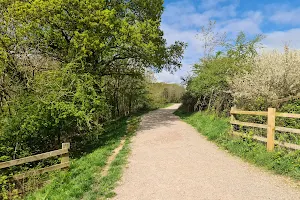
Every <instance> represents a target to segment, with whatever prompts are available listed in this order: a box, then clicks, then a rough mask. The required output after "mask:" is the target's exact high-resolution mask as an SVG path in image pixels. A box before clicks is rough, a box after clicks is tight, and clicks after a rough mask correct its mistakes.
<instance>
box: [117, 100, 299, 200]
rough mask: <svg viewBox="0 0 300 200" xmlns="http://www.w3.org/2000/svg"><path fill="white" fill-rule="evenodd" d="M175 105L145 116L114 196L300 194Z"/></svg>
mask: <svg viewBox="0 0 300 200" xmlns="http://www.w3.org/2000/svg"><path fill="white" fill-rule="evenodd" d="M177 107H178V105H174V106H171V107H169V108H166V109H160V110H157V111H154V112H151V113H149V114H147V115H145V116H144V117H143V121H142V125H141V129H140V131H139V132H138V134H137V136H136V137H135V138H134V139H133V143H132V154H131V156H130V157H129V164H128V166H127V168H126V169H125V172H124V175H123V179H122V181H121V182H120V185H119V186H118V187H117V188H116V190H115V191H116V193H117V196H116V197H115V198H114V199H118V200H177V199H178V200H184V199H188V200H190V199H191V200H192V199H195V200H202V199H203V200H204V199H210V200H218V199H222V200H223V199H224V200H225V199H226V200H227V199H230V200H235V199H236V200H246V199H249V200H268V199H271V200H277V199H281V200H283V199H285V200H288V199H289V200H300V189H299V188H295V187H293V186H292V185H291V183H289V181H287V179H286V178H283V177H280V176H275V175H273V174H270V173H268V172H264V171H262V170H261V169H258V168H256V167H254V166H251V165H250V164H247V163H245V162H243V161H242V160H240V159H239V158H236V157H233V156H231V155H229V154H228V153H226V152H224V151H223V150H220V149H218V147H217V146H216V145H214V144H213V143H211V142H208V141H207V140H206V139H205V138H204V137H203V136H201V135H200V134H199V133H198V132H197V131H196V130H195V129H194V128H192V127H191V126H190V125H188V124H186V123H184V122H182V121H180V119H179V118H178V117H176V116H174V115H173V114H172V113H173V112H174V111H175V110H176V109H177Z"/></svg>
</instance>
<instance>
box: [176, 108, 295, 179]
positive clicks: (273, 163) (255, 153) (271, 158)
mask: <svg viewBox="0 0 300 200" xmlns="http://www.w3.org/2000/svg"><path fill="white" fill-rule="evenodd" d="M176 114H177V115H179V116H180V117H181V118H182V119H183V120H184V121H186V122H187V123H189V124H191V125H192V126H194V127H195V128H196V129H197V130H198V131H199V132H200V133H202V134H203V135H205V136H206V137H207V138H208V139H209V140H212V141H214V142H216V143H217V144H218V145H219V146H220V147H222V148H224V149H226V150H228V151H229V152H230V153H232V154H234V155H237V156H239V157H241V158H243V159H245V160H246V161H248V162H250V163H253V164H255V165H257V166H261V167H263V168H266V169H269V170H272V171H274V172H275V173H277V174H282V175H286V176H290V177H292V178H294V179H297V180H299V179H300V165H299V162H300V160H299V158H300V154H299V151H288V150H286V149H283V148H279V147H277V148H276V149H275V151H274V152H267V150H266V146H265V145H264V144H261V143H258V142H256V141H253V140H252V139H251V137H250V135H251V133H249V137H244V138H240V137H233V136H231V135H230V134H229V129H230V124H229V119H228V118H219V117H217V116H216V115H215V114H210V113H207V112H197V113H194V114H191V113H186V112H184V111H182V110H179V111H177V112H176Z"/></svg>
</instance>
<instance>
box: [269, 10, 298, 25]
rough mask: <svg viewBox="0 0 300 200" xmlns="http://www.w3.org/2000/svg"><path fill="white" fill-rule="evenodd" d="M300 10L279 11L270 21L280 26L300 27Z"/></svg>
mask: <svg viewBox="0 0 300 200" xmlns="http://www.w3.org/2000/svg"><path fill="white" fill-rule="evenodd" d="M299 18H300V8H288V9H279V10H278V9H277V11H275V13H274V14H273V15H272V16H271V17H270V20H271V21H272V22H274V23H278V24H289V25H299V24H300V21H299Z"/></svg>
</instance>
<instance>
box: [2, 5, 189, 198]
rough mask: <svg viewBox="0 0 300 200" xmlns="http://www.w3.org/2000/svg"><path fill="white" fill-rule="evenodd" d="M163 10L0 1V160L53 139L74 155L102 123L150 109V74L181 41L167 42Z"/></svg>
mask: <svg viewBox="0 0 300 200" xmlns="http://www.w3.org/2000/svg"><path fill="white" fill-rule="evenodd" d="M162 12H163V1H162V0H130V1H127V0H112V1H106V0H86V1H80V0H30V1H29V0H24V1H18V0H0V32H1V34H0V116H1V120H0V125H1V128H0V161H7V160H11V159H15V158H21V157H24V156H28V155H32V154H37V153H43V152H47V151H51V150H55V149H58V148H60V147H61V143H62V142H71V156H72V157H78V156H81V155H83V154H86V151H88V149H89V147H91V146H92V147H95V146H97V145H98V146H99V144H102V140H103V141H105V140H104V139H103V137H102V136H103V134H106V131H107V130H106V129H107V127H106V126H107V124H109V123H110V122H111V121H114V120H116V119H119V118H121V117H124V116H130V115H132V114H133V113H135V112H138V111H140V110H142V109H147V108H152V107H155V106H153V105H152V104H153V103H154V102H153V101H152V99H151V98H150V96H149V90H148V86H149V84H150V82H152V80H151V79H150V78H149V77H148V76H149V74H151V73H152V72H153V71H161V70H163V69H165V70H169V71H172V70H176V69H178V68H180V67H181V59H182V55H183V51H184V48H185V44H184V43H182V42H179V41H176V42H175V43H174V44H171V45H167V43H166V40H165V39H164V38H163V31H162V30H161V29H160V26H161V15H162ZM176 97H177V96H176ZM113 133H114V134H115V132H113ZM103 151H105V150H103ZM100 154H102V153H100ZM55 162H57V159H54V160H51V161H45V162H44V163H40V164H37V163H33V164H32V165H26V166H21V167H16V168H10V169H6V170H3V174H4V175H8V174H10V173H16V172H17V171H20V170H23V169H28V168H32V167H37V166H40V167H43V166H47V165H49V164H53V163H55ZM95 162H96V161H95ZM98 164H99V163H98ZM99 165H100V164H99ZM86 168H87V166H86ZM84 169H85V168H84ZM87 170H88V169H87ZM1 173H2V171H1ZM83 179H84V178H83V177H81V178H79V179H78V180H80V181H83ZM82 184H83V185H82V189H85V187H86V186H85V185H84V184H88V183H82ZM73 189H74V195H76V194H77V193H76V192H80V191H76V188H73Z"/></svg>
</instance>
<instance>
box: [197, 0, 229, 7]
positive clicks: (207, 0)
mask: <svg viewBox="0 0 300 200" xmlns="http://www.w3.org/2000/svg"><path fill="white" fill-rule="evenodd" d="M226 1H228V0H202V3H201V6H202V7H203V8H211V7H216V6H217V5H218V4H220V3H224V2H226Z"/></svg>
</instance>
